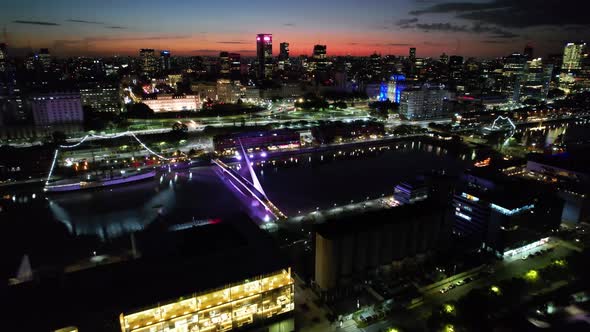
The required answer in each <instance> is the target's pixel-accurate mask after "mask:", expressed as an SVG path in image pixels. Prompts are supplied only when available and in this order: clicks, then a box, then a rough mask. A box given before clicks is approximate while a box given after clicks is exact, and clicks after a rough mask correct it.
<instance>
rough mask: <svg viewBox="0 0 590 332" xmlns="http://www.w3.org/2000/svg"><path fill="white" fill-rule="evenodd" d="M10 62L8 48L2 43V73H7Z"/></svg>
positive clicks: (0, 70) (0, 62) (0, 65)
mask: <svg viewBox="0 0 590 332" xmlns="http://www.w3.org/2000/svg"><path fill="white" fill-rule="evenodd" d="M7 61H8V47H6V44H5V43H0V73H3V72H5V71H6V67H7V64H6V63H7Z"/></svg>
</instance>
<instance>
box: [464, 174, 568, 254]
mask: <svg viewBox="0 0 590 332" xmlns="http://www.w3.org/2000/svg"><path fill="white" fill-rule="evenodd" d="M538 193H542V195H540V194H538ZM453 209H454V211H453V214H454V216H453V217H454V223H453V234H454V235H455V236H456V237H458V238H460V239H462V242H463V243H466V244H469V245H471V246H472V247H474V248H484V249H486V250H488V251H490V252H493V253H494V254H496V255H497V256H498V257H503V256H504V252H507V251H509V250H511V249H513V248H518V247H521V246H522V245H523V244H525V243H530V242H532V241H533V240H537V239H539V238H540V236H541V234H543V233H544V232H546V231H547V230H549V229H554V228H555V227H558V226H559V224H560V222H561V214H562V211H563V201H562V200H560V199H559V198H558V197H557V196H556V195H554V193H553V191H552V190H548V189H547V188H544V189H541V188H536V189H535V188H533V184H532V183H530V182H526V183H523V182H521V181H520V180H518V179H514V178H509V177H506V176H504V175H501V174H499V173H495V172H492V171H486V170H482V171H476V170H473V171H471V172H470V173H467V174H465V175H464V176H463V179H462V184H461V185H460V186H459V188H458V189H457V190H456V192H455V195H454V198H453Z"/></svg>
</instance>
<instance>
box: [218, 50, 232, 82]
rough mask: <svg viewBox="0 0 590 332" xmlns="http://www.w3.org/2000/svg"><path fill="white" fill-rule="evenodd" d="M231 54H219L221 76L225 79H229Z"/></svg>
mask: <svg viewBox="0 0 590 332" xmlns="http://www.w3.org/2000/svg"><path fill="white" fill-rule="evenodd" d="M229 67H230V64H229V53H228V52H220V53H219V75H220V76H221V77H223V78H227V77H229Z"/></svg>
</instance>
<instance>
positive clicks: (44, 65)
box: [36, 48, 53, 72]
mask: <svg viewBox="0 0 590 332" xmlns="http://www.w3.org/2000/svg"><path fill="white" fill-rule="evenodd" d="M36 59H37V63H38V65H39V66H40V68H41V69H42V70H43V72H49V71H50V70H51V62H52V61H53V60H52V58H51V53H49V49H48V48H42V49H39V53H38V54H37V57H36Z"/></svg>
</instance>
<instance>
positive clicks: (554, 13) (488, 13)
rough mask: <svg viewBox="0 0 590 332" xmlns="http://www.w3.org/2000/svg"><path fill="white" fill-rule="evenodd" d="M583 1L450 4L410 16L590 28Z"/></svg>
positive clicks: (505, 0)
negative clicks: (450, 15)
mask: <svg viewBox="0 0 590 332" xmlns="http://www.w3.org/2000/svg"><path fill="white" fill-rule="evenodd" d="M582 3H584V1H583V0H582V1H580V0H492V1H490V2H485V3H475V2H447V3H438V4H434V5H432V6H429V7H426V8H424V9H420V10H415V11H412V12H410V14H414V15H423V14H430V13H456V14H457V17H458V18H462V19H468V20H473V21H477V22H483V23H486V24H494V25H498V26H502V27H507V28H528V27H537V26H544V25H550V26H564V25H568V24H570V25H584V26H588V25H590V15H588V12H587V10H584V8H586V6H583V5H581V4H582Z"/></svg>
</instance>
